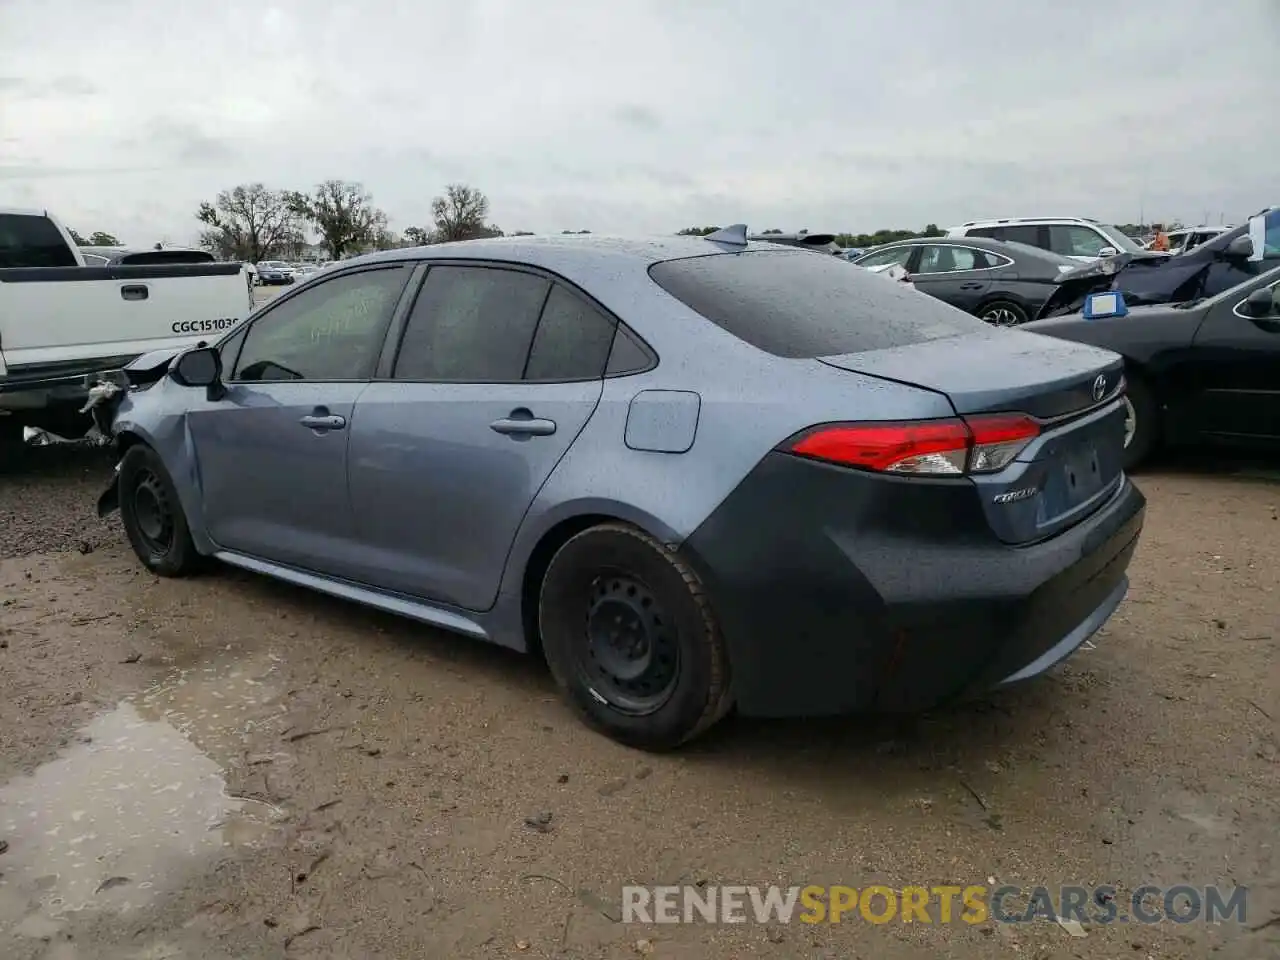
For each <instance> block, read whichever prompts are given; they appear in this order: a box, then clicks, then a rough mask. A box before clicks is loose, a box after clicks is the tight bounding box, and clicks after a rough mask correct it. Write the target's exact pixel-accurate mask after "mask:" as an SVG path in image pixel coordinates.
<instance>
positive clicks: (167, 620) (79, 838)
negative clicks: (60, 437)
mask: <svg viewBox="0 0 1280 960" xmlns="http://www.w3.org/2000/svg"><path fill="white" fill-rule="evenodd" d="M32 453H33V456H30V457H27V458H26V459H25V462H24V465H22V466H19V465H18V460H17V458H16V457H15V458H12V459H11V458H9V457H8V455H7V454H6V455H4V459H3V461H0V556H3V558H4V559H0V956H4V957H6V958H11V960H35V958H56V960H82V958H106V960H125V958H144V957H145V958H156V960H158V958H162V957H165V958H170V957H171V958H197V957H198V958H209V960H231V958H259V957H263V958H274V957H286V956H288V957H300V956H310V957H325V958H360V960H368V958H383V957H386V958H434V957H448V958H455V957H456V958H470V957H543V958H549V957H558V958H596V957H600V958H604V957H610V958H612V957H638V956H652V957H656V958H684V957H687V958H709V960H715V958H730V957H753V958H754V957H761V958H770V957H777V958H795V957H814V958H817V957H830V958H837V957H838V958H850V957H877V958H886V960H898V958H903V960H913V958H937V957H951V958H991V957H1000V956H1006V957H1010V958H1016V957H1022V958H1068V957H1082V958H1083V957H1088V958H1095V957H1126V958H1160V960H1167V958H1177V957H1189V958H1190V957H1195V958H1204V957H1209V956H1213V957H1215V958H1219V960H1246V958H1247V960H1260V958H1263V957H1266V956H1277V955H1280V920H1278V919H1277V918H1280V861H1277V856H1276V844H1277V840H1278V838H1280V833H1278V831H1277V824H1280V789H1278V788H1280V767H1278V765H1277V764H1278V763H1280V732H1278V726H1277V719H1280V674H1278V670H1280V661H1278V660H1277V657H1276V653H1277V637H1278V636H1280V588H1278V586H1277V584H1278V580H1277V576H1276V571H1277V570H1280V520H1277V510H1278V508H1280V485H1277V484H1276V483H1274V482H1269V481H1268V480H1266V479H1265V478H1263V477H1262V476H1261V475H1259V474H1254V475H1247V474H1236V475H1227V474H1217V475H1215V474H1210V473H1206V472H1204V471H1203V470H1201V469H1187V468H1185V467H1183V466H1180V465H1174V466H1172V467H1166V468H1162V469H1161V470H1159V471H1157V472H1150V473H1147V474H1145V475H1144V476H1142V477H1140V478H1139V484H1140V486H1141V487H1142V488H1143V490H1144V492H1145V493H1146V494H1147V496H1148V499H1149V508H1148V519H1147V528H1146V532H1145V534H1144V537H1143V540H1142V542H1141V544H1140V546H1139V550H1138V554H1137V556H1136V558H1135V561H1134V563H1133V566H1132V569H1131V574H1132V581H1133V583H1132V589H1131V593H1130V596H1129V598H1128V600H1127V601H1126V602H1125V604H1124V605H1123V606H1122V607H1121V609H1120V611H1119V612H1118V614H1117V615H1116V617H1114V618H1113V619H1112V621H1111V622H1110V623H1109V624H1108V625H1107V627H1106V628H1104V630H1103V631H1102V633H1101V634H1099V635H1098V636H1097V637H1095V638H1094V642H1093V643H1092V644H1090V645H1089V646H1088V647H1087V648H1086V649H1083V650H1081V651H1080V652H1079V653H1078V654H1077V655H1076V656H1075V657H1073V658H1072V659H1071V660H1070V661H1069V662H1068V663H1067V664H1066V665H1065V666H1063V667H1061V668H1059V669H1058V670H1056V671H1055V672H1054V673H1052V674H1051V675H1050V676H1048V677H1046V678H1043V679H1042V680H1040V681H1038V682H1034V683H1031V684H1027V685H1024V686H1022V687H1020V688H1016V689H1014V690H1011V691H1008V692H1005V693H1001V694H998V695H993V696H989V697H986V698H983V699H982V700H980V701H978V702H975V703H971V704H967V705H965V706H962V707H956V708H953V709H948V710H943V711H938V712H936V713H932V714H929V715H926V716H922V717H917V718H910V719H902V720H883V719H867V718H848V719H840V720H822V721H796V722H758V721H746V720H742V719H735V718H731V719H730V720H729V721H727V722H726V723H725V724H724V725H723V726H722V728H719V729H717V730H715V731H713V732H712V733H711V734H710V735H709V736H708V737H707V738H706V739H705V740H704V741H701V742H697V743H695V744H693V745H691V746H690V748H689V749H686V750H684V751H681V752H678V753H675V754H670V755H661V756H653V755H646V754H641V753H637V752H635V751H632V750H628V749H626V748H623V747H621V746H618V745H616V744H614V743H612V742H610V741H608V740H605V739H602V738H601V737H599V736H597V735H595V734H592V733H591V732H589V731H587V730H586V729H584V728H583V727H582V726H581V725H580V724H579V723H578V722H577V721H576V720H575V719H574V718H573V717H572V716H571V714H570V713H569V711H568V710H567V709H566V708H565V707H564V706H562V705H561V703H560V701H559V700H558V698H557V697H556V694H555V690H554V688H553V685H552V683H551V681H550V679H549V678H548V676H547V673H546V671H545V669H544V668H542V667H541V666H540V665H539V664H538V663H537V662H535V661H533V660H532V659H530V658H525V657H520V656H515V655H512V654H509V653H507V652H504V651H502V650H499V649H496V648H489V647H486V646H483V645H479V644H476V643H474V642H471V641H468V640H465V639H461V638H459V637H454V636H449V635H445V634H442V633H438V632H435V631H432V630H429V629H426V628H423V627H421V626H419V625H416V624H413V623H410V622H406V621H402V620H398V619H395V618H392V617H389V616H384V615H381V614H378V613H373V612H370V611H368V610H366V609H363V608H360V607H357V606H353V605H350V604H346V603H342V602H339V601H336V600H331V599H328V598H324V597H319V596H316V595H314V594H311V593H307V592H303V591H301V590H298V589H294V588H291V587H288V586H284V585H281V584H278V583H275V582H273V581H269V580H266V579H264V578H260V577H256V576H252V575H249V574H246V573H242V572H238V571H235V570H231V569H229V568H215V569H214V570H212V571H211V572H210V573H208V574H206V575H204V576H201V577H198V578H193V579H189V580H181V581H175V580H159V579H157V578H155V577H153V576H151V575H149V574H147V573H145V572H144V571H143V570H142V569H141V567H140V566H139V564H138V563H137V561H136V560H135V558H134V557H133V555H132V554H131V553H130V552H129V550H128V547H127V545H126V544H125V542H124V538H123V536H122V534H121V533H120V532H119V527H118V525H117V522H116V521H115V519H114V518H113V519H112V520H110V521H107V522H100V521H99V520H98V519H97V518H96V516H95V515H94V513H93V503H94V500H95V499H96V497H97V495H98V492H99V490H100V488H101V484H102V483H104V482H105V481H106V480H107V479H108V477H109V474H110V469H111V459H110V457H109V456H108V455H105V454H104V453H102V452H101V451H98V452H94V451H88V452H86V451H52V450H44V451H33V452H32ZM211 827H212V828H213V829H211ZM773 883H777V884H782V885H790V884H798V885H805V884H847V885H850V886H854V887H859V888H861V887H865V886H866V885H869V884H873V883H879V884H886V885H889V886H891V887H894V888H900V887H903V886H908V885H917V884H919V885H926V886H934V885H938V884H956V885H958V886H966V885H969V884H979V885H984V884H985V885H988V886H991V885H998V884H1004V883H1008V884H1014V885H1020V886H1021V887H1023V888H1024V889H1029V888H1031V887H1033V886H1035V885H1039V884H1045V885H1056V884H1062V883H1072V884H1082V885H1088V886H1094V885H1098V884H1113V885H1115V886H1116V887H1117V888H1118V889H1119V890H1120V891H1121V893H1120V894H1119V896H1120V897H1121V898H1123V897H1124V896H1127V892H1128V891H1132V890H1133V889H1134V888H1135V887H1137V886H1139V885H1141V884H1143V883H1152V884H1158V885H1161V886H1164V887H1169V886H1171V885H1173V884H1178V883H1188V884H1192V885H1195V886H1199V887H1201V888H1203V887H1204V886H1205V885H1208V884H1220V885H1228V886H1230V885H1245V884H1247V885H1248V886H1249V893H1248V901H1247V911H1248V912H1247V922H1246V923H1245V924H1244V925H1241V924H1238V923H1235V922H1229V923H1225V924H1220V925H1208V924H1205V923H1202V922H1197V923H1188V924H1179V923H1174V922H1170V921H1166V922H1163V923H1160V924H1157V925H1150V926H1147V925H1138V924H1128V925H1121V924H1113V925H1110V926H1104V925H1097V924H1090V925H1088V926H1087V927H1082V928H1079V929H1076V928H1073V927H1071V926H1070V925H1067V926H1065V927H1064V926H1060V925H1058V924H1055V923H1049V922H1045V921H1040V922H1036V923H1032V924H1020V925H1001V924H994V923H985V924H980V925H974V926H969V925H966V924H964V923H951V924H943V923H940V922H938V918H937V915H936V914H935V915H934V922H932V923H920V922H916V923H903V922H899V921H897V920H895V921H893V922H889V923H885V924H873V923H869V922H867V921H866V920H864V919H862V918H861V917H859V916H857V915H856V914H853V915H850V916H849V917H847V918H846V921H845V922H844V923H841V924H829V923H824V924H817V925H805V924H801V923H792V924H788V925H785V926H779V925H762V924H757V923H754V922H749V923H744V924H733V925H709V924H706V923H701V922H699V923H694V924H689V925H685V924H678V925H666V924H660V925H644V924H627V923H622V922H620V904H621V899H622V897H621V890H622V887H623V885H625V884H643V885H663V884H693V885H703V886H704V887H705V886H714V885H723V884H773ZM81 906H83V907H84V909H82V910H78V911H75V910H74V909H72V908H76V907H81ZM68 909H72V912H62V911H66V910H68Z"/></svg>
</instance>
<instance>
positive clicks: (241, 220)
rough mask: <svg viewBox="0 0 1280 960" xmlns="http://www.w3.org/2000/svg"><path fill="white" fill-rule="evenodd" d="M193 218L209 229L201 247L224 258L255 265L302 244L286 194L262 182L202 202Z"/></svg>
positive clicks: (201, 239) (224, 192) (303, 238)
mask: <svg viewBox="0 0 1280 960" xmlns="http://www.w3.org/2000/svg"><path fill="white" fill-rule="evenodd" d="M196 219H197V220H199V221H200V222H201V223H203V224H205V225H206V227H208V229H206V230H204V231H203V232H202V233H201V234H200V245H201V246H203V247H204V248H205V249H206V250H209V251H211V252H213V253H215V254H217V255H219V256H221V257H223V258H225V259H229V260H244V261H248V262H249V263H257V262H258V261H260V260H269V259H271V258H272V257H274V256H277V255H279V254H281V253H283V252H284V250H286V249H287V248H291V247H296V246H299V245H301V244H302V243H303V242H305V239H306V238H305V237H304V235H303V233H302V225H301V223H300V222H299V220H298V217H297V215H296V214H295V213H294V212H293V211H292V210H291V209H290V208H289V205H288V204H287V203H286V202H285V194H284V193H283V192H281V191H279V190H269V189H268V188H267V187H266V186H265V185H264V184H261V183H242V184H240V185H239V186H238V187H232V188H231V189H230V190H223V191H222V192H221V193H219V194H218V196H217V197H216V198H215V199H214V201H213V202H212V203H208V202H205V203H202V204H200V208H199V209H198V210H197V211H196Z"/></svg>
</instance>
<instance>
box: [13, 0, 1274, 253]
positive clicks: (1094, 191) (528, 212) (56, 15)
mask: <svg viewBox="0 0 1280 960" xmlns="http://www.w3.org/2000/svg"><path fill="white" fill-rule="evenodd" d="M1277 51H1280V0H1231V2H1228V3H1214V2H1210V0H1204V2H1195V0H1162V2H1159V3H1148V2H1128V3H1113V2H1101V0H1096V2H1095V0H1067V2H1065V3H1063V2H1056V3H1050V2H1048V0H983V2H982V3H977V4H972V3H954V2H950V0H905V2H895V0H876V2H854V0H843V2H825V3H824V2H813V0H539V2H536V3H535V2H532V0H413V2H410V0H396V2H390V0H363V2H360V3H354V2H352V3H347V2H342V0H310V2H296V0H278V2H270V0H267V2H257V3H247V2H238V0H164V2H161V0H0V206H3V205H9V206H25V207H44V208H47V209H49V210H50V211H51V212H53V213H55V214H56V215H58V216H60V217H61V218H62V219H63V220H64V221H65V222H67V223H68V224H69V225H70V226H72V227H74V228H75V229H77V230H79V231H80V232H81V233H85V234H87V233H89V232H90V231H93V230H106V231H108V232H111V233H114V234H116V235H118V236H120V237H121V238H122V239H124V240H126V241H128V242H131V243H137V244H150V243H153V242H155V241H156V240H158V239H164V240H167V241H170V242H175V243H178V242H188V241H193V240H194V239H195V238H196V236H197V234H198V224H197V223H196V222H195V220H194V217H193V213H194V211H195V209H196V207H197V205H198V204H199V203H200V201H201V200H205V199H212V198H213V196H214V195H215V194H216V193H217V192H218V191H219V190H220V189H224V188H227V187H231V186H234V185H235V184H237V183H243V182H252V181H259V180H260V181H263V182H265V183H266V184H268V185H269V186H272V187H288V188H301V189H306V188H308V187H309V186H311V185H312V184H314V183H315V182H316V181H318V180H322V179H327V178H342V179H348V180H358V181H361V182H363V183H364V184H365V186H366V187H367V188H368V189H369V190H370V191H371V192H372V193H373V195H374V198H375V201H376V202H377V203H378V205H379V206H381V207H382V208H383V209H385V210H386V211H387V213H388V214H389V216H390V218H391V224H392V226H393V227H394V228H396V229H398V230H403V229H404V228H405V227H407V226H412V225H417V224H428V223H429V220H430V204H431V198H432V197H433V196H435V195H437V194H439V193H440V192H441V190H442V189H443V187H444V185H445V184H447V183H450V182H454V181H462V182H466V183H469V184H471V185H473V186H475V187H478V188H480V189H481V190H483V191H484V192H485V193H487V194H488V196H489V197H490V200H491V201H492V212H491V219H492V221H493V222H494V223H495V224H497V225H498V226H499V227H501V228H502V229H504V230H508V231H511V230H518V229H523V230H534V231H538V232H544V231H559V230H562V229H590V230H592V231H595V232H609V233H637V232H644V233H669V232H672V231H675V230H677V229H679V228H680V227H683V226H687V225H690V224H724V223H729V222H735V221H745V222H746V223H748V224H749V225H750V226H751V227H752V229H765V228H768V227H780V228H783V229H799V228H804V227H807V228H809V229H810V230H815V231H816V230H836V231H840V230H853V231H857V232H862V231H871V230H875V229H876V228H879V227H914V228H919V227H923V226H924V225H925V224H926V223H928V222H936V223H938V224H940V225H942V226H947V225H950V224H953V223H959V222H962V221H964V220H967V219H973V218H977V217H999V216H1019V215H1051V214H1052V215H1081V216H1093V217H1097V218H1099V219H1105V220H1112V221H1134V220H1136V219H1137V218H1138V216H1139V213H1140V211H1143V210H1145V212H1146V214H1147V218H1148V219H1161V218H1174V217H1176V218H1180V219H1182V220H1186V221H1191V220H1197V221H1198V220H1200V219H1201V218H1203V217H1205V216H1206V215H1207V216H1208V218H1209V220H1210V221H1211V222H1214V223H1216V222H1218V220H1219V217H1220V216H1221V215H1225V216H1226V218H1227V220H1228V221H1231V220H1235V221H1240V220H1242V219H1243V218H1245V217H1247V216H1248V215H1249V214H1250V213H1253V212H1256V210H1257V209H1259V208H1260V207H1262V206H1264V205H1267V204H1269V203H1275V202H1280V196H1277V195H1276V191H1277V190H1278V189H1280V180H1278V179H1277V177H1276V158H1277V156H1278V155H1280V122H1277V116H1276V111H1275V106H1276V103H1277V97H1278V96H1280V94H1278V93H1277V89H1278V88H1277V82H1278V78H1280V73H1277V71H1276V64H1277V59H1276V58H1277V56H1278V53H1277Z"/></svg>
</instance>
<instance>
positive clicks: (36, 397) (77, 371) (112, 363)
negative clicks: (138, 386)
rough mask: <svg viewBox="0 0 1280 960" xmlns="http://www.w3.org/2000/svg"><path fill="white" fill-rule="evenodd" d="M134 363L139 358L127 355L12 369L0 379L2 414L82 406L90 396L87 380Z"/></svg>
mask: <svg viewBox="0 0 1280 960" xmlns="http://www.w3.org/2000/svg"><path fill="white" fill-rule="evenodd" d="M135 359H137V354H128V355H125V356H118V357H97V358H94V359H90V360H74V361H71V362H67V363H61V362H60V363H45V364H38V365H37V364H33V365H31V366H25V367H10V368H9V371H8V375H7V376H6V377H4V378H3V379H0V410H9V411H24V410H43V409H44V408H46V407H52V406H61V405H63V404H72V403H76V404H80V403H83V402H84V401H85V400H86V399H87V398H88V396H89V386H88V383H86V378H87V377H89V376H91V375H93V374H97V373H104V372H106V371H107V370H116V369H119V368H120V367H123V366H125V365H126V364H128V363H130V362H132V361H133V360H135Z"/></svg>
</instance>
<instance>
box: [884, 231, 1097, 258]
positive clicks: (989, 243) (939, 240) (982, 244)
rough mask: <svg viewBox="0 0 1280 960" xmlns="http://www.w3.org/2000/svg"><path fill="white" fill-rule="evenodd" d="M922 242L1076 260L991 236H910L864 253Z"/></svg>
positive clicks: (916, 244)
mask: <svg viewBox="0 0 1280 960" xmlns="http://www.w3.org/2000/svg"><path fill="white" fill-rule="evenodd" d="M921 244H936V245H938V246H943V247H972V248H974V249H975V250H989V251H991V252H992V253H1004V254H1006V255H1008V256H1018V257H1034V258H1036V259H1039V260H1053V261H1056V262H1068V261H1070V262H1072V263H1074V262H1075V261H1072V260H1071V258H1070V257H1064V256H1062V255H1061V254H1058V253H1054V252H1053V251H1051V250H1042V249H1040V248H1039V247H1033V246H1031V244H1029V243H1017V242H1016V241H1013V240H995V239H993V238H991V237H908V238H907V239H905V240H891V241H889V242H888V243H882V244H880V246H878V247H874V248H869V249H867V250H864V251H863V253H862V255H863V256H864V257H865V256H867V255H869V254H872V253H879V252H881V251H883V250H890V249H892V248H894V247H907V246H919V245H921Z"/></svg>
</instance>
